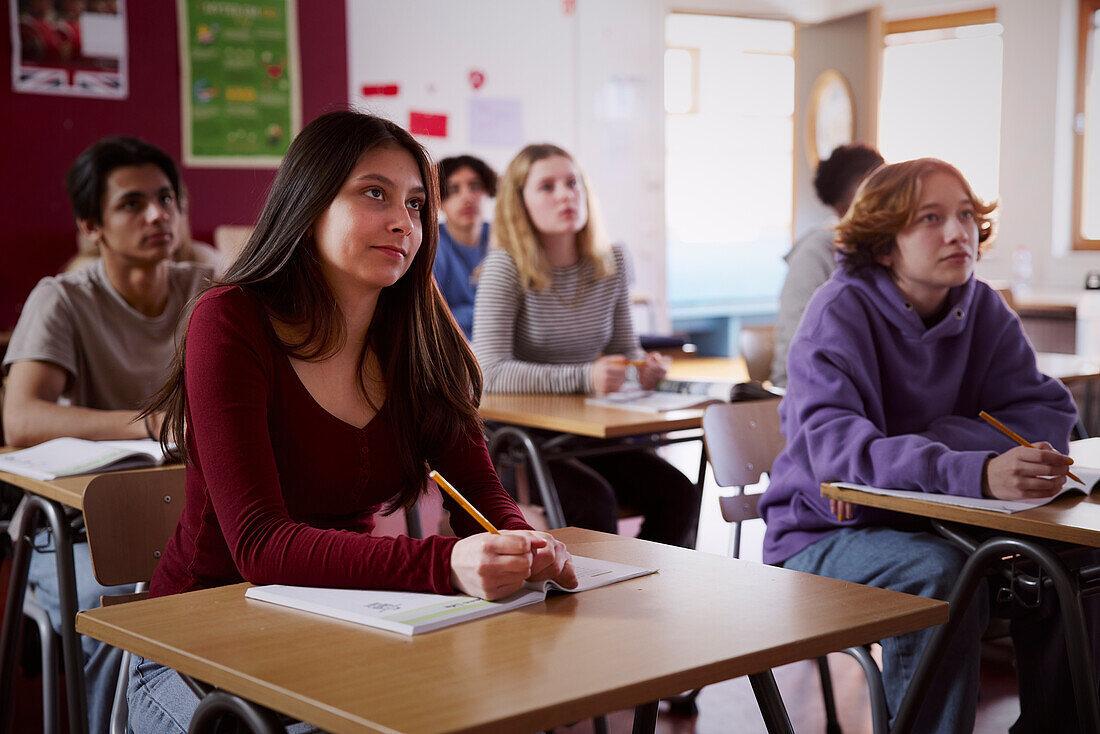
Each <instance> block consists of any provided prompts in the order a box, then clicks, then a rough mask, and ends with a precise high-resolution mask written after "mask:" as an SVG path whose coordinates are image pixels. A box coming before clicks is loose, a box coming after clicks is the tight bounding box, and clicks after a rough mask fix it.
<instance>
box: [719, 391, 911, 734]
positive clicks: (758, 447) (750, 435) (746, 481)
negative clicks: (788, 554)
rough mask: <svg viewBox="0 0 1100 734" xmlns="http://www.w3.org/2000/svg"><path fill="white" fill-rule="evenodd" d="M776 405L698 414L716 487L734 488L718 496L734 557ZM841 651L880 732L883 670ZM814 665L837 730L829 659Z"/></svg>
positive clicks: (774, 427) (885, 719)
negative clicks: (860, 679) (856, 672)
mask: <svg viewBox="0 0 1100 734" xmlns="http://www.w3.org/2000/svg"><path fill="white" fill-rule="evenodd" d="M778 407H779V401H778V400H755V401H749V402H738V403H721V404H716V405H711V406H709V407H707V409H706V412H705V413H704V414H703V441H704V442H705V444H706V447H707V455H708V456H709V457H710V465H711V469H713V471H714V479H715V482H717V484H718V486H719V487H733V488H734V489H735V490H736V491H735V492H734V493H733V494H732V495H727V496H722V497H719V498H718V502H719V505H720V507H721V510H722V517H723V519H725V521H726V522H728V523H730V544H729V548H730V555H731V556H733V557H734V558H739V557H740V555H741V525H742V523H744V522H746V521H748V520H753V519H756V518H758V517H760V513H759V511H758V508H757V505H758V503H759V501H760V495H759V494H746V492H745V488H746V487H747V486H749V485H752V484H756V483H758V482H759V481H760V477H761V476H762V475H763V474H765V473H769V472H771V468H772V463H773V462H774V461H775V457H776V456H778V455H779V452H780V451H781V450H782V449H783V445H784V443H785V439H784V438H783V434H782V433H780V430H779V410H778ZM843 652H845V653H847V654H848V655H851V656H852V657H853V658H855V660H856V662H858V663H859V664H860V667H861V668H862V669H863V674H864V676H865V677H866V678H867V688H868V690H869V692H870V697H871V721H872V728H873V731H874V732H875V734H885V732H887V731H888V730H889V725H890V719H889V715H888V713H887V709H886V692H885V690H884V689H883V686H882V672H881V671H880V670H879V668H878V664H877V663H875V661H874V659H873V658H872V657H871V653H870V648H869V647H867V646H860V647H849V648H847V649H846V650H844V651H843ZM817 665H818V670H819V672H820V674H821V693H822V696H823V698H824V700H825V718H826V724H825V727H826V731H827V732H829V734H839V732H840V723H839V722H838V721H837V718H836V703H835V701H834V699H833V686H832V676H831V675H830V674H829V663H828V660H827V659H826V658H825V657H820V658H818V659H817Z"/></svg>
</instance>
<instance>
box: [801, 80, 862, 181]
mask: <svg viewBox="0 0 1100 734" xmlns="http://www.w3.org/2000/svg"><path fill="white" fill-rule="evenodd" d="M854 136H855V110H854V109H853V105H852V89H851V87H849V86H848V80H847V79H845V78H844V77H843V76H842V75H841V73H840V72H839V71H836V70H835V69H829V70H828V71H824V72H822V73H821V76H819V77H818V78H817V81H815V82H814V86H813V89H811V90H810V108H809V111H808V113H807V115H806V160H807V162H808V163H809V164H810V170H814V169H816V168H817V163H818V161H820V160H821V159H822V158H828V157H829V155H830V154H831V153H832V152H833V150H834V149H835V148H837V147H838V146H841V145H847V144H848V143H850V142H852V138H853V137H854Z"/></svg>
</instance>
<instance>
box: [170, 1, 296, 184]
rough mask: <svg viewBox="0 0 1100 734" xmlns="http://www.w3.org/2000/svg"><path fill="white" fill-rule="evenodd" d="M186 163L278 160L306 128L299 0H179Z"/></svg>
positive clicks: (258, 164)
mask: <svg viewBox="0 0 1100 734" xmlns="http://www.w3.org/2000/svg"><path fill="white" fill-rule="evenodd" d="M176 7H177V10H178V15H179V34H180V41H179V49H180V103H181V104H180V110H181V112H182V115H183V121H182V122H183V124H182V128H183V162H184V165H187V166H190V167H195V168H201V167H208V168H275V167H277V166H278V165H279V161H280V160H282V157H283V155H284V154H285V153H286V151H287V148H288V147H289V146H290V141H291V140H292V139H293V138H294V136H295V135H296V134H297V132H298V130H299V129H300V128H301V125H302V122H301V75H300V72H299V69H300V68H301V65H300V63H299V60H298V9H297V6H296V2H295V0H219V2H216V3H212V2H206V1H204V0H177V1H176Z"/></svg>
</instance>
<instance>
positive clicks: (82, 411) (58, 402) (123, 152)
mask: <svg viewBox="0 0 1100 734" xmlns="http://www.w3.org/2000/svg"><path fill="white" fill-rule="evenodd" d="M65 183H66V186H67V188H68V192H69V198H70V199H71V201H72V205H73V212H74V214H75V215H76V222H77V226H78V227H79V229H80V232H81V233H82V234H83V235H85V236H87V237H89V238H90V239H92V240H93V241H95V242H96V244H97V245H98V246H99V251H100V253H101V255H102V259H101V260H100V261H99V262H97V263H96V264H95V265H93V266H92V267H89V268H87V269H85V270H81V271H79V272H73V273H66V274H64V275H59V276H56V277H48V278H43V279H42V280H41V281H40V282H39V283H38V285H37V286H36V287H35V289H34V290H33V291H31V294H30V296H29V297H28V298H27V302H26V305H24V307H23V312H22V314H20V317H19V323H18V324H17V325H16V327H15V331H14V333H13V334H12V339H11V344H10V346H9V347H8V351H7V354H6V355H5V356H4V369H5V370H6V371H7V386H6V391H5V396H4V416H3V418H4V433H5V436H6V438H7V440H8V442H9V443H11V444H12V445H15V446H30V445H32V444H37V443H41V442H42V441H46V440H49V439H52V438H58V437H61V436H76V437H78V438H88V439H127V438H146V437H149V436H152V435H153V433H154V432H155V431H156V430H157V429H158V428H159V426H160V422H161V414H159V413H157V414H153V415H151V416H149V418H148V419H146V420H144V421H143V420H140V419H139V418H138V415H139V411H140V409H141V406H142V404H143V403H144V402H145V401H146V400H148V399H149V398H150V397H151V396H152V395H153V393H155V392H156V390H157V388H158V387H159V386H160V384H161V383H162V382H163V380H164V377H165V375H166V374H167V371H168V366H169V364H170V363H171V361H172V355H173V353H174V350H175V346H176V345H175V334H176V325H177V323H178V321H179V317H180V314H182V313H183V311H184V308H185V306H186V305H187V303H188V301H189V300H190V299H191V297H192V296H193V295H195V294H196V293H198V291H199V290H200V289H201V288H202V287H203V286H204V285H205V284H206V282H207V281H208V279H209V276H210V274H211V270H210V268H208V267H205V266H199V265H195V264H190V263H175V262H172V255H173V253H174V252H175V251H176V248H177V247H179V244H180V242H179V224H180V210H179V174H178V172H177V169H176V164H175V163H174V162H173V161H172V159H171V158H170V157H169V156H168V155H167V154H166V153H165V152H164V151H162V150H160V149H159V148H157V147H155V146H153V145H150V144H148V143H146V142H144V141H142V140H139V139H137V138H132V137H112V138H104V139H102V140H100V141H99V142H97V143H95V144H93V145H92V146H91V147H90V148H88V149H87V150H85V151H84V152H83V153H81V154H80V156H79V157H78V158H77V159H76V161H75V162H74V163H73V165H72V167H71V168H70V169H69V172H68V175H67V177H66V180H65ZM41 535H43V536H45V535H46V532H45V531H43V532H42V533H41ZM36 546H38V547H39V548H42V547H45V548H46V552H38V553H34V554H33V555H32V557H31V565H30V580H31V582H32V583H33V584H34V585H35V586H36V595H37V598H38V600H39V602H40V603H42V604H43V606H45V607H46V608H47V609H48V610H49V611H50V614H51V620H52V621H53V625H54V628H55V629H58V628H59V622H58V608H59V603H60V601H59V599H58V596H57V576H56V571H55V565H54V559H53V555H52V554H51V553H50V552H49V551H50V550H51V549H50V547H49V545H47V543H46V541H45V540H44V539H43V540H40V541H39V542H38V543H36ZM74 556H75V558H74V560H75V563H76V578H77V602H78V604H79V606H80V608H81V609H88V608H92V607H97V606H99V597H100V595H101V594H104V593H116V592H118V591H119V590H118V589H104V588H103V587H100V586H99V585H98V584H97V583H96V582H95V579H94V577H93V575H92V568H91V558H90V555H89V553H88V546H87V544H78V545H77V546H76V548H75V550H74ZM81 639H82V644H83V646H84V652H85V685H86V688H87V691H88V715H89V719H90V724H91V728H90V731H92V732H93V734H94V733H96V732H105V731H106V730H107V720H108V718H109V714H110V706H111V695H112V692H113V684H114V677H115V672H116V671H117V669H118V668H117V656H116V655H114V654H113V653H112V652H111V648H109V647H107V646H106V645H104V644H102V643H100V642H98V641H96V640H93V639H92V638H90V637H83V638H81Z"/></svg>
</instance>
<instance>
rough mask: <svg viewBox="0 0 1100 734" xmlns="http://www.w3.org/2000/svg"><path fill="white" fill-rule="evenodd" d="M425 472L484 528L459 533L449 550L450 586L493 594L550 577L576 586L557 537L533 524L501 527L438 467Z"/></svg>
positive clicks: (570, 564) (569, 560)
mask: <svg viewBox="0 0 1100 734" xmlns="http://www.w3.org/2000/svg"><path fill="white" fill-rule="evenodd" d="M428 476H429V477H431V478H432V479H433V480H434V481H435V483H436V484H438V485H439V487H440V488H441V489H442V490H443V491H444V492H446V493H447V494H448V495H450V496H451V497H452V498H453V499H454V501H455V502H457V503H458V505H459V506H460V507H461V508H462V509H464V510H465V511H466V512H468V513H469V514H470V516H471V517H473V518H474V519H475V520H477V522H478V524H479V525H481V527H483V528H485V530H486V532H485V533H479V534H478V535H471V536H469V537H467V538H463V539H462V540H460V541H458V543H456V544H455V547H454V548H453V549H452V550H451V585H452V586H453V587H454V588H455V589H457V590H459V591H461V592H462V593H464V594H469V595H470V596H477V597H480V598H482V599H489V600H493V599H502V598H504V597H506V596H508V595H509V594H514V593H515V592H517V591H519V590H520V589H521V588H523V584H524V583H525V582H527V581H546V580H548V579H553V580H554V581H556V582H558V583H559V584H561V585H562V586H564V587H565V588H567V589H572V588H575V587H576V586H577V576H576V573H575V572H574V571H573V559H572V556H570V555H569V551H568V550H566V548H565V544H564V543H562V542H561V541H560V540H558V539H557V538H555V537H554V536H552V535H550V534H549V533H542V532H539V531H536V530H505V531H503V532H501V531H499V530H497V529H496V527H494V526H493V524H492V523H491V522H490V521H489V520H488V519H487V518H486V517H485V516H484V515H482V514H481V512H479V511H478V509H477V508H476V507H474V506H473V505H472V504H470V502H469V501H468V500H467V499H466V498H465V497H463V496H462V494H461V493H459V491H458V490H457V489H455V488H454V486H452V485H451V483H450V482H448V481H447V480H446V479H444V478H443V476H442V475H441V474H440V473H439V472H437V471H434V470H433V471H431V472H430V473H429V474H428Z"/></svg>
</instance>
